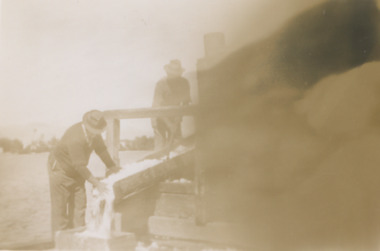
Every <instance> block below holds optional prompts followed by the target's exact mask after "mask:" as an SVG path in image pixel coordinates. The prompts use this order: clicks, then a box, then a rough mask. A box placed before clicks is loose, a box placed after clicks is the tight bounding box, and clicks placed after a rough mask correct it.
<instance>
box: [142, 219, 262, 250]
mask: <svg viewBox="0 0 380 251" xmlns="http://www.w3.org/2000/svg"><path fill="white" fill-rule="evenodd" d="M148 224H149V232H150V234H152V235H155V236H162V237H169V238H176V239H181V240H193V241H205V242H211V243H219V244H226V245H234V246H236V247H245V248H247V247H249V248H248V250H259V249H254V248H253V247H254V246H253V243H252V237H253V236H251V234H250V233H247V232H245V231H244V229H243V228H242V227H241V226H239V225H236V224H232V223H227V222H212V223H208V224H207V225H205V226H197V225H196V224H195V223H194V220H192V219H178V218H173V217H162V216H151V217H149V222H148Z"/></svg>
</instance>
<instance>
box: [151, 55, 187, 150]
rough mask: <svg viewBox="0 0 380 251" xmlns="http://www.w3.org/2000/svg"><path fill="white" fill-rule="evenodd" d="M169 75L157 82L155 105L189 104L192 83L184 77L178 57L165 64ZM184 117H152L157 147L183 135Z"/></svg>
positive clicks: (163, 145)
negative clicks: (182, 123) (182, 122)
mask: <svg viewBox="0 0 380 251" xmlns="http://www.w3.org/2000/svg"><path fill="white" fill-rule="evenodd" d="M164 69H165V71H166V74H167V76H166V77H165V78H163V79H161V80H160V81H158V83H157V84H156V88H155V91H154V97H153V107H161V106H180V105H188V104H189V103H190V102H191V98H190V84H189V82H188V81H187V80H186V79H185V78H184V77H182V73H183V72H184V71H185V70H184V69H183V68H182V66H181V62H180V61H179V60H178V59H175V60H171V61H170V63H169V64H167V65H165V66H164ZM181 121H182V117H180V116H179V117H157V118H152V127H153V130H154V145H155V149H156V150H158V149H162V148H164V147H166V146H168V144H170V143H171V142H173V141H176V140H178V139H180V138H181V137H182V133H181Z"/></svg>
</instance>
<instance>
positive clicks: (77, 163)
mask: <svg viewBox="0 0 380 251" xmlns="http://www.w3.org/2000/svg"><path fill="white" fill-rule="evenodd" d="M106 125H107V124H106V121H105V119H104V117H103V113H102V112H100V111H98V110H92V111H89V112H87V113H85V114H84V116H83V121H82V122H80V123H77V124H74V125H73V126H71V127H70V128H69V129H67V131H66V132H65V133H64V135H63V137H62V138H61V140H60V141H59V143H58V144H57V146H56V147H55V148H54V150H53V151H52V152H51V153H50V155H49V160H48V171H49V181H50V195H51V223H52V234H53V236H54V235H55V232H56V231H58V230H64V229H69V228H76V227H80V226H84V225H85V211H86V191H85V181H86V180H87V181H88V182H90V183H91V184H92V185H93V186H94V187H95V188H96V189H98V190H99V192H100V193H103V192H105V191H106V185H105V184H104V183H102V182H100V181H99V180H98V179H97V178H95V177H94V176H93V175H92V174H91V172H90V171H89V170H88V168H87V165H88V162H89V159H90V155H91V152H92V151H93V150H94V151H95V153H96V154H97V155H98V156H99V157H100V159H101V160H102V161H103V163H104V164H105V165H106V166H107V168H108V169H109V171H110V172H117V171H118V170H119V169H120V168H119V167H118V166H116V165H115V163H114V161H113V160H112V158H111V156H110V154H109V153H108V151H107V148H106V146H105V144H104V141H103V139H102V136H101V133H102V132H103V131H104V129H105V128H106Z"/></svg>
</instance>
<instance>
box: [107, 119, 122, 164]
mask: <svg viewBox="0 0 380 251" xmlns="http://www.w3.org/2000/svg"><path fill="white" fill-rule="evenodd" d="M106 145H107V149H108V152H109V153H110V155H111V157H112V159H113V160H114V161H115V163H116V164H118V165H119V164H120V158H119V148H120V120H119V119H110V118H108V119H107V136H106Z"/></svg>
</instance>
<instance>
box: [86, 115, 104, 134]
mask: <svg viewBox="0 0 380 251" xmlns="http://www.w3.org/2000/svg"><path fill="white" fill-rule="evenodd" d="M83 124H84V126H85V127H86V129H87V130H88V131H89V132H91V133H93V134H101V133H102V132H104V130H105V129H106V126H107V122H106V120H105V119H104V115H103V113H102V112H101V111H98V110H92V111H89V112H86V113H85V114H84V115H83Z"/></svg>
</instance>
